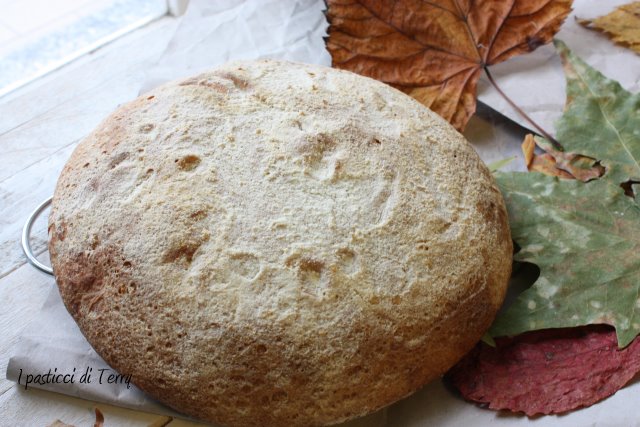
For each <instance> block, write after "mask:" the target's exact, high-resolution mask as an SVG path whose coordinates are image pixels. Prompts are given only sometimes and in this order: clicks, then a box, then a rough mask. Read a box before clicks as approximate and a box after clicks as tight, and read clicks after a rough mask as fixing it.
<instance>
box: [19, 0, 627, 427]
mask: <svg viewBox="0 0 640 427" xmlns="http://www.w3.org/2000/svg"><path fill="white" fill-rule="evenodd" d="M622 2H623V1H619V0H609V1H598V0H576V1H575V6H574V7H575V12H574V13H573V14H572V16H571V17H570V18H569V20H568V22H567V23H566V24H565V27H564V28H563V30H562V31H561V33H560V34H559V38H562V39H563V40H564V41H565V42H566V43H567V44H568V45H569V46H570V47H571V48H572V49H574V51H575V52H576V53H577V54H578V55H580V56H582V57H583V58H584V59H585V60H586V61H587V62H588V63H590V64H591V65H592V66H595V67H596V68H598V69H600V70H601V71H603V72H604V73H605V74H607V75H609V76H610V77H613V78H615V79H618V80H619V81H620V82H621V83H622V85H623V86H624V87H626V88H627V89H629V90H632V91H637V90H638V86H639V81H638V77H639V76H638V74H639V70H640V58H638V56H637V55H635V54H633V53H631V52H630V51H627V50H625V49H623V48H619V47H615V46H614V45H613V44H612V43H611V42H610V41H609V40H607V39H606V38H604V37H603V36H602V35H599V34H597V33H594V32H591V31H588V30H585V29H583V28H581V27H579V26H578V25H577V24H576V23H575V22H574V18H573V16H575V15H578V16H580V17H583V18H590V17H593V16H597V15H599V14H602V13H606V12H608V11H609V10H611V9H612V8H613V7H614V6H615V5H617V4H620V3H622ZM323 9H324V2H323V1H322V0H216V1H209V0H191V2H190V6H189V9H188V11H187V13H186V15H185V16H184V17H183V18H182V22H181V23H180V25H179V27H178V29H177V31H176V34H175V36H174V38H173V39H172V40H171V42H170V43H169V45H168V47H167V50H166V52H165V53H164V54H163V56H162V57H161V58H160V60H159V61H158V63H157V65H156V66H155V67H153V68H152V69H151V70H149V73H148V79H147V81H146V82H145V84H144V85H143V86H142V88H141V92H144V91H147V90H149V89H151V88H153V87H155V86H157V85H159V84H161V83H164V82H166V81H169V80H173V79H176V78H181V77H186V76H189V75H192V74H194V73H198V72H201V71H203V70H206V69H208V68H211V67H213V66H215V65H218V64H222V63H224V62H226V61H228V60H232V59H254V58H280V59H289V60H295V61H300V62H307V63H315V64H321V65H330V63H331V58H330V56H329V54H328V52H327V51H326V49H325V48H324V41H323V36H325V31H326V27H327V23H326V19H325V17H324V14H323ZM492 71H493V74H494V76H495V77H496V78H497V79H498V82H499V84H500V85H501V86H502V88H503V89H504V90H505V91H506V92H507V93H508V94H509V95H510V96H511V97H512V98H513V99H514V100H516V101H517V103H518V104H519V105H520V106H521V107H522V108H523V109H524V110H525V111H526V112H527V113H528V114H530V115H531V116H532V117H534V119H535V120H537V121H538V122H539V123H540V124H541V125H542V126H544V127H545V128H546V129H547V130H550V131H551V132H553V126H552V123H553V121H554V120H555V119H556V118H557V117H558V116H559V115H560V114H561V111H562V107H563V105H564V75H563V73H562V69H561V66H560V62H559V59H558V57H557V55H556V54H555V51H554V49H553V48H552V47H551V46H546V47H543V48H541V49H539V50H538V51H536V52H535V53H534V54H531V55H528V56H525V57H521V58H514V59H512V60H510V61H508V62H507V63H505V64H501V65H498V66H495V67H493V68H492ZM479 94H480V100H481V101H482V102H483V103H486V104H488V105H489V106H491V107H492V108H493V109H495V110H496V111H499V112H500V113H502V114H503V115H504V116H507V117H510V118H512V119H513V120H515V121H516V122H518V123H521V124H522V125H523V126H525V127H527V126H528V124H526V123H525V122H523V121H522V120H521V119H520V118H519V117H517V115H515V114H514V113H513V112H512V111H511V109H510V107H509V106H508V105H507V104H506V103H505V102H504V101H503V100H502V98H501V97H499V96H498V95H497V94H496V93H495V91H494V90H493V89H492V88H490V87H488V86H486V84H482V83H481V85H480V92H479ZM504 116H502V115H501V114H498V113H496V112H495V111H493V110H491V109H489V108H487V107H485V106H484V105H483V104H482V103H480V104H479V110H478V114H477V115H476V116H475V117H473V118H472V119H471V121H470V122H469V125H468V127H467V130H466V131H465V136H466V137H467V139H469V140H470V141H471V143H472V144H473V145H474V147H475V148H476V150H477V151H478V152H479V154H480V156H481V157H482V158H483V160H485V162H487V163H491V162H494V161H496V160H501V159H504V158H506V157H512V156H513V157H515V158H516V159H515V160H514V161H513V162H512V163H511V164H509V165H508V166H507V167H506V169H509V170H523V164H522V161H521V154H520V148H519V144H520V141H522V138H523V136H524V134H525V133H526V130H525V129H523V128H522V127H520V126H519V125H517V124H515V123H514V122H512V121H510V120H508V119H506V118H505V117H504ZM523 280H527V278H523V277H520V278H518V277H516V278H515V280H514V284H515V285H516V286H517V285H518V284H521V282H522V281H523ZM54 367H56V368H57V369H58V372H63V373H66V372H71V371H72V370H73V368H76V370H77V371H78V372H79V373H82V372H83V371H84V369H86V367H91V368H92V372H93V374H94V377H93V381H92V382H91V383H89V384H80V383H78V382H76V383H74V384H66V385H65V384H49V385H44V386H43V385H39V384H34V385H33V387H38V388H44V389H47V390H51V391H55V392H60V393H65V394H69V395H73V396H78V397H82V398H85V399H90V400H95V401H98V402H104V403H110V404H115V405H120V406H124V407H127V408H132V409H139V410H144V411H148V412H154V413H160V414H166V415H173V416H176V415H177V414H175V413H174V412H173V411H171V410H169V409H167V408H165V407H163V406H162V405H160V404H158V403H157V402H155V401H153V400H152V399H150V398H149V397H147V396H146V395H145V394H144V393H142V392H141V391H140V390H138V389H137V388H135V386H134V385H133V384H132V385H131V386H130V388H127V386H126V384H104V383H103V384H99V383H98V379H97V377H96V376H95V375H96V373H98V372H99V370H100V369H108V366H107V365H106V364H105V362H104V361H103V360H102V359H101V358H100V357H99V356H98V355H97V354H96V353H95V351H94V350H93V349H92V348H91V347H90V345H89V344H88V343H87V341H86V340H85V339H84V337H83V336H82V334H81V333H80V331H79V329H78V327H77V326H76V325H75V323H74V321H73V319H72V318H71V316H70V315H69V314H68V313H67V312H66V309H65V308H64V305H63V304H62V301H61V300H60V297H59V295H58V293H57V290H56V289H52V292H51V295H50V296H49V298H48V299H47V301H46V303H45V304H44V307H43V309H42V311H41V313H40V315H39V316H38V317H37V319H35V321H34V322H33V323H32V324H31V325H29V326H28V327H27V328H26V330H25V333H24V336H23V337H22V340H21V342H20V344H19V345H18V346H17V348H16V349H15V352H14V356H13V357H12V358H11V359H10V361H9V366H8V368H7V377H8V378H9V379H11V380H13V381H17V380H18V378H19V377H21V378H22V385H21V386H22V387H24V378H25V375H26V374H28V373H30V374H38V373H40V374H42V373H47V372H48V370H49V369H51V368H54ZM20 370H22V373H21V371H20ZM78 375H79V374H78ZM638 396H640V383H639V382H635V383H633V384H632V385H630V386H627V387H626V388H624V389H623V390H621V391H619V392H618V393H617V394H616V395H614V396H613V397H611V398H609V399H606V400H605V401H603V402H600V403H598V404H596V405H593V406H592V407H590V408H587V409H583V410H580V411H576V412H572V413H570V414H568V415H565V416H548V417H540V418H535V419H529V418H526V417H522V416H517V415H510V414H509V415H505V414H503V413H499V412H494V411H488V410H484V409H481V408H479V407H476V406H474V405H472V404H469V403H466V402H464V401H463V400H461V399H460V398H459V397H457V396H455V395H454V394H453V393H452V392H451V391H449V390H448V389H446V387H445V386H444V385H443V384H442V382H441V381H435V382H433V383H431V384H429V385H427V386H426V387H425V388H424V389H422V390H421V391H419V392H418V393H416V394H415V395H413V396H411V397H409V398H408V399H405V400H403V401H401V402H398V403H396V404H395V405H392V406H391V407H389V408H388V409H386V410H383V411H380V412H378V413H376V414H373V415H371V416H368V417H365V418H364V419H359V420H356V421H354V422H352V423H349V424H348V425H349V426H352V427H354V426H371V427H377V426H432V425H438V426H451V427H454V426H462V425H465V426H466V425H474V426H514V425H515V426H525V425H526V426H529V425H534V424H535V425H539V426H586V425H598V426H622V425H624V426H640V419H639V418H638V417H637V416H636V413H635V408H636V405H637V403H638V402H639V400H638V399H640V398H639V397H638ZM177 416H179V415H177Z"/></svg>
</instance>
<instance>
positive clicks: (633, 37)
mask: <svg viewBox="0 0 640 427" xmlns="http://www.w3.org/2000/svg"><path fill="white" fill-rule="evenodd" d="M578 22H580V24H582V25H583V26H585V27H586V28H589V29H592V30H596V31H600V32H601V33H604V34H606V35H607V36H609V37H610V38H611V40H613V41H614V42H615V43H618V44H620V45H622V46H625V47H628V48H629V49H631V50H633V51H635V52H636V53H640V2H638V1H636V2H633V3H628V4H624V5H622V6H620V7H618V8H616V9H615V10H614V11H613V12H611V13H609V14H607V15H604V16H601V17H599V18H596V19H593V20H591V19H580V20H578Z"/></svg>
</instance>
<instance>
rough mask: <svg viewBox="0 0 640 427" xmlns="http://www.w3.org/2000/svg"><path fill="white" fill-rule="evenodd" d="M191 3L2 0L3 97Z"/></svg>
mask: <svg viewBox="0 0 640 427" xmlns="http://www.w3.org/2000/svg"><path fill="white" fill-rule="evenodd" d="M187 3H188V0H19V1H16V0H0V97H2V96H3V95H6V94H8V93H10V92H11V91H13V90H15V89H17V88H19V87H21V86H23V85H25V84H27V83H29V82H30V81H33V80H34V79H36V78H38V77H40V76H43V75H45V74H46V73H48V72H50V71H53V70H55V69H56V68H58V67H60V66H62V65H64V64H66V63H68V62H70V61H72V60H74V59H76V58H78V57H80V56H81V55H84V54H86V53H89V52H91V51H93V50H95V49H97V48H98V47H100V46H102V45H104V44H106V43H108V42H110V41H112V40H114V39H116V38H118V37H120V36H122V35H124V34H126V33H128V32H130V31H132V30H134V29H136V28H139V27H141V26H143V25H145V24H147V23H149V22H151V21H153V20H155V19H158V18H159V17H161V16H164V15H166V14H172V15H176V16H179V15H181V14H182V13H183V12H184V10H185V9H186V7H187Z"/></svg>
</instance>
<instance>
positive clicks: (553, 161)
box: [522, 134, 605, 182]
mask: <svg viewBox="0 0 640 427" xmlns="http://www.w3.org/2000/svg"><path fill="white" fill-rule="evenodd" d="M536 146H538V147H539V148H541V149H542V150H544V152H543V153H542V154H536V153H535V151H534V150H535V147H536ZM522 153H523V154H524V160H525V164H526V165H527V170H528V171H529V172H532V171H533V172H540V173H543V174H546V175H550V176H557V177H560V178H566V179H578V180H580V181H582V182H588V181H591V180H592V179H596V178H600V177H601V176H602V175H603V174H604V172H605V169H604V167H602V166H601V165H600V163H599V162H598V161H597V160H595V159H592V158H591V157H587V156H583V155H580V154H576V153H567V152H564V151H560V150H557V149H555V148H554V147H553V145H551V143H549V142H548V141H546V140H544V139H536V138H534V136H533V135H531V134H528V135H527V136H525V137H524V142H523V143H522Z"/></svg>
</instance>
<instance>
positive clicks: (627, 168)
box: [490, 41, 640, 347]
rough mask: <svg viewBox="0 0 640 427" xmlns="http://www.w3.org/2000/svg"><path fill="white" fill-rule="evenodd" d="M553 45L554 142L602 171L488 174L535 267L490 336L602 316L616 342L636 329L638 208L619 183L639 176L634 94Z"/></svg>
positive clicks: (638, 115)
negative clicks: (564, 175) (559, 78)
mask: <svg viewBox="0 0 640 427" xmlns="http://www.w3.org/2000/svg"><path fill="white" fill-rule="evenodd" d="M556 48H557V49H558V51H559V53H560V55H561V56H562V58H563V62H564V64H565V65H564V69H565V73H566V75H567V107H566V109H565V113H564V115H563V116H562V118H561V119H560V120H559V122H558V123H557V126H556V128H557V130H558V131H557V137H558V140H559V141H560V143H561V144H562V145H563V147H564V148H565V150H567V151H572V152H577V153H580V154H583V155H587V156H590V157H593V158H596V159H598V160H600V162H601V163H602V165H604V166H605V167H606V168H607V171H606V173H605V174H604V176H603V177H602V178H600V179H596V180H593V181H591V182H588V183H583V182H581V181H578V180H565V179H559V178H556V177H550V176H547V175H543V174H540V173H535V172H531V173H519V172H511V173H506V172H505V173H500V172H499V173H496V175H495V176H496V179H497V181H498V185H499V186H500V189H501V190H502V193H503V195H504V197H505V202H506V204H507V209H508V211H509V221H510V225H511V233H512V237H513V239H514V240H515V241H516V243H517V244H518V245H519V246H520V248H521V249H520V251H519V252H518V253H517V254H516V255H515V259H516V260H517V261H526V262H531V263H534V264H536V265H537V266H538V267H539V268H540V277H539V278H538V280H537V281H536V282H535V283H534V284H533V285H532V286H531V288H529V289H528V290H526V291H524V292H523V293H522V294H520V295H519V296H518V298H517V299H516V301H515V302H514V303H513V304H512V305H511V306H510V307H508V308H507V309H506V311H504V312H503V313H502V314H501V315H499V316H498V318H497V319H496V321H495V322H494V324H493V326H492V327H491V330H490V334H491V335H492V336H494V337H496V336H503V335H517V334H520V333H523V332H526V331H531V330H536V329H546V328H562V327H572V326H581V325H587V324H595V323H605V324H609V325H612V326H614V327H615V328H616V333H617V336H618V345H619V346H620V347H624V346H626V345H628V344H629V343H630V342H631V341H632V340H633V339H634V338H635V337H636V336H637V335H638V334H639V333H640V206H639V205H638V204H637V201H636V200H634V199H633V198H631V197H628V196H626V195H625V192H624V191H623V189H622V188H621V186H620V184H621V183H623V182H626V181H629V180H631V181H636V180H637V181H640V164H639V163H638V161H639V160H640V97H639V96H638V95H632V94H630V93H629V92H627V91H625V90H624V89H622V87H620V85H619V84H618V83H617V82H614V81H612V80H609V79H607V78H606V77H604V76H603V75H602V74H600V73H599V72H597V71H596V70H594V69H592V68H590V67H589V66H588V65H587V64H585V63H584V62H583V61H582V60H580V59H579V58H577V57H576V56H575V55H574V54H573V53H571V51H569V49H568V48H567V47H566V46H565V45H564V43H562V42H559V41H558V42H556Z"/></svg>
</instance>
